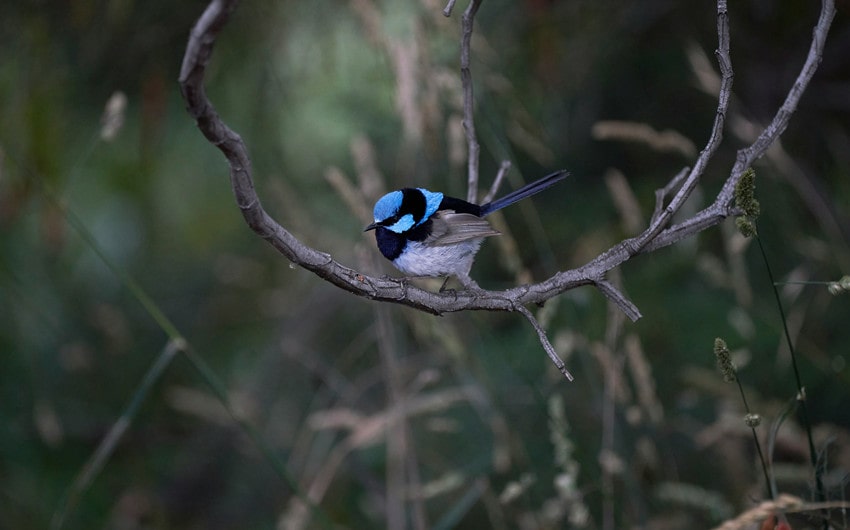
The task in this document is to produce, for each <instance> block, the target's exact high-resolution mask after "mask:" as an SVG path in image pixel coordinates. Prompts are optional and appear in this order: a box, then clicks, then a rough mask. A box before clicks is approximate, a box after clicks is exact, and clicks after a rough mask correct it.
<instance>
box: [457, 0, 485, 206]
mask: <svg viewBox="0 0 850 530" xmlns="http://www.w3.org/2000/svg"><path fill="white" fill-rule="evenodd" d="M481 2H482V0H470V1H469V7H467V8H466V11H464V12H463V23H462V28H463V35H462V37H461V40H460V80H461V84H462V86H463V128H464V130H465V131H466V145H467V148H468V150H469V153H467V156H468V157H469V159H468V160H467V176H466V177H467V189H466V200H467V201H469V202H476V196H477V195H478V151H479V147H478V140H477V139H476V137H475V120H474V117H473V112H474V110H475V105H474V103H473V94H472V74H471V73H470V71H469V55H470V51H469V50H470V48H471V43H472V26H473V22H474V20H475V13H477V12H478V8H479V7H480V6H481Z"/></svg>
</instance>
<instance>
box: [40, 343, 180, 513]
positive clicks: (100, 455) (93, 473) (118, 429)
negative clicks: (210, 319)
mask: <svg viewBox="0 0 850 530" xmlns="http://www.w3.org/2000/svg"><path fill="white" fill-rule="evenodd" d="M185 348H186V342H185V341H184V340H183V339H179V338H178V339H172V340H170V341H168V343H167V344H166V345H165V348H163V350H162V351H161V352H160V354H159V356H158V357H157V358H156V360H155V361H154V363H153V365H151V367H150V368H149V369H148V371H147V373H146V374H145V377H144V378H143V379H142V382H141V383H139V386H138V387H137V388H136V391H135V392H133V397H132V398H131V399H130V402H129V403H128V404H127V407H126V408H125V409H124V412H123V413H121V417H119V418H118V421H116V422H115V423H114V424H113V425H112V428H111V429H109V432H108V433H107V434H106V436H105V437H104V438H103V440H102V441H101V442H100V445H98V447H97V449H95V451H94V453H92V455H91V457H89V459H88V461H87V462H86V463H85V465H84V466H83V469H81V470H80V472H79V473H78V474H77V478H75V479H74V482H73V484H71V487H70V488H69V489H68V492H67V493H66V494H65V497H64V498H63V500H62V501H61V503H60V505H59V507H58V508H57V510H56V511H55V512H54V514H53V518H52V519H51V521H50V528H51V529H52V530H58V529H60V528H62V525H63V524H64V522H65V519H66V518H67V516H68V514H70V513H71V512H72V511H73V510H74V507H75V506H76V505H77V503H78V502H79V500H80V498H82V496H83V494H84V493H85V492H86V490H87V489H88V488H89V486H90V485H91V483H92V482H93V481H94V479H95V477H97V475H98V474H99V473H100V472H101V470H102V469H103V466H105V465H106V462H107V461H108V460H109V457H110V456H112V453H113V452H114V451H115V448H116V447H117V446H118V442H120V441H121V439H122V438H123V437H124V434H125V433H126V432H127V429H128V428H129V427H130V424H131V423H132V421H133V419H134V418H135V417H136V414H137V413H138V412H139V409H140V408H141V406H142V403H144V401H145V399H146V398H147V396H148V393H149V392H150V390H151V388H153V386H154V384H155V383H156V382H157V381H159V379H160V377H161V376H162V374H163V372H165V369H166V368H168V366H169V365H170V364H171V361H172V360H173V359H174V356H175V355H176V354H177V352H179V351H183V350H185Z"/></svg>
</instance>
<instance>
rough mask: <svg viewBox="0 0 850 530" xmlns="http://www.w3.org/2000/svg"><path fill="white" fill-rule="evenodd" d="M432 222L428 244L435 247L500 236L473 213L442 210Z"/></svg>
mask: <svg viewBox="0 0 850 530" xmlns="http://www.w3.org/2000/svg"><path fill="white" fill-rule="evenodd" d="M431 221H432V222H433V225H432V228H431V235H430V236H429V237H428V244H430V245H435V246H442V245H453V244H455V243H460V242H462V241H469V240H470V239H479V238H482V237H489V236H497V235H499V234H500V232H498V231H497V230H495V229H493V227H492V226H490V223H488V222H487V221H485V220H484V219H482V218H480V217H478V216H476V215H472V214H471V213H457V212H455V211H452V210H442V211H440V212H437V213H436V214H435V215H434V216H433V217H432V218H431Z"/></svg>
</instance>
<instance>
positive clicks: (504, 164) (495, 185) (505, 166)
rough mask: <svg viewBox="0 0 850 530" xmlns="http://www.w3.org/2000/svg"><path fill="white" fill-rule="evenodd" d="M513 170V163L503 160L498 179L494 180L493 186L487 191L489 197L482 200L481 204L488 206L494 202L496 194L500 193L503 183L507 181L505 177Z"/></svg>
mask: <svg viewBox="0 0 850 530" xmlns="http://www.w3.org/2000/svg"><path fill="white" fill-rule="evenodd" d="M510 169H511V161H510V160H502V164H501V165H500V166H499V171H498V173H496V178H495V179H493V184H491V185H490V189H489V190H488V191H487V195H485V196H484V198H483V199H481V204H487V203H488V202H490V201H492V200H493V199H494V198H495V197H496V194H497V193H499V187H500V186H501V185H502V181H503V180H505V176H506V175H507V174H508V171H510Z"/></svg>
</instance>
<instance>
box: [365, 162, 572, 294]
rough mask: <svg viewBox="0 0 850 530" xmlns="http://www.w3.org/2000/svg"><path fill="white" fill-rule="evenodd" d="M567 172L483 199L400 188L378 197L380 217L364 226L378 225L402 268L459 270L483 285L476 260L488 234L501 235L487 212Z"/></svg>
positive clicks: (383, 246)
mask: <svg viewBox="0 0 850 530" xmlns="http://www.w3.org/2000/svg"><path fill="white" fill-rule="evenodd" d="M567 175H569V173H568V172H566V171H563V170H561V171H556V172H555V173H552V174H551V175H547V176H545V177H543V178H541V179H540V180H537V181H535V182H532V183H531V184H527V185H525V186H523V187H522V188H520V189H518V190H516V191H514V192H512V193H509V194H508V195H505V196H504V197H502V198H501V199H498V200H495V201H493V202H488V203H487V204H481V205H479V204H473V203H471V202H467V201H465V200H463V199H457V198H455V197H447V196H445V195H443V194H442V193H440V192H435V191H428V190H426V189H425V188H404V189H400V190H396V191H393V192H390V193H387V194H386V195H384V196H383V197H381V198H380V199H378V202H376V203H375V209H374V211H373V214H374V218H375V222H374V223H372V224H370V225H369V226H367V227H366V228H365V229H364V230H363V231H364V232H368V231H369V230H374V231H375V240H376V241H377V243H378V249H379V250H380V251H381V254H383V255H384V257H385V258H387V259H388V260H390V261H392V262H393V265H395V267H396V268H397V269H398V270H400V271H401V272H403V273H405V274H407V275H409V276H438V277H439V276H446V277H448V276H455V277H456V278H457V279H458V280H460V283H461V284H462V285H463V286H464V287H465V288H466V289H471V290H480V287H478V284H477V283H475V281H474V280H473V279H472V278H470V277H469V271H470V269H471V268H472V262H473V260H474V259H475V254H476V253H477V252H478V249H479V248H481V242H482V241H483V240H484V238H485V237H489V236H496V235H499V232H498V231H496V230H495V229H493V227H492V226H490V223H488V222H487V221H485V220H484V217H486V216H487V215H489V214H491V213H493V212H495V211H496V210H501V209H502V208H504V207H505V206H509V205H511V204H513V203H515V202H517V201H519V200H522V199H525V198H526V197H530V196H532V195H534V194H535V193H539V192H541V191H543V190H545V189H546V188H548V187H549V186H552V185H553V184H555V183H557V182H559V181H561V180H563V179H565V178H566V177H567ZM446 280H447V281H448V278H446ZM443 287H445V283H444V284H443Z"/></svg>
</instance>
